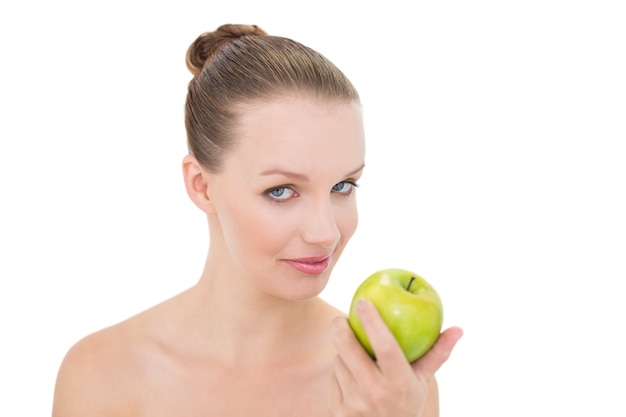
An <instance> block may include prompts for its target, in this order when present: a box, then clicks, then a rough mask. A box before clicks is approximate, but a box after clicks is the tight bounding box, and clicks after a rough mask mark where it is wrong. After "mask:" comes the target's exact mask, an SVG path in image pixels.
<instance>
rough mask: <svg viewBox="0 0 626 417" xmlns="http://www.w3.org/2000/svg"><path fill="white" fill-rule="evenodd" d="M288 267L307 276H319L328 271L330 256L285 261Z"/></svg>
mask: <svg viewBox="0 0 626 417" xmlns="http://www.w3.org/2000/svg"><path fill="white" fill-rule="evenodd" d="M284 261H285V262H286V263H287V265H289V266H291V267H292V268H295V269H296V270H298V271H300V272H303V273H305V274H311V275H317V274H321V273H322V272H324V271H326V270H327V269H328V266H329V265H330V256H329V255H324V256H314V257H308V258H298V259H285V260H284Z"/></svg>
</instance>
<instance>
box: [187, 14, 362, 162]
mask: <svg viewBox="0 0 626 417" xmlns="http://www.w3.org/2000/svg"><path fill="white" fill-rule="evenodd" d="M187 67H188V68H189V70H190V71H191V72H192V74H193V75H194V78H193V79H192V80H191V82H190V83H189V89H188V95H187V102H186V108H185V125H186V128H187V143H188V147H189V151H190V153H191V154H192V155H194V156H195V157H196V159H197V160H198V162H199V163H200V164H201V165H202V166H204V168H206V169H207V170H209V171H212V172H218V171H219V170H220V169H221V166H222V163H223V160H224V157H225V155H226V154H227V152H228V151H229V150H231V149H232V147H233V145H234V144H235V143H236V141H237V137H236V136H237V135H236V132H237V127H238V123H239V120H240V118H241V114H242V111H243V109H244V108H245V107H246V105H247V104H252V103H255V102H259V101H261V100H270V99H272V98H277V97H281V96H288V95H309V96H311V97H312V98H315V99H318V100H322V101H329V102H358V100H359V96H358V93H357V91H356V89H355V88H354V86H353V85H352V84H351V83H350V81H349V80H348V78H347V77H346V76H345V75H344V74H343V73H342V72H341V71H340V70H339V69H338V68H337V67H336V66H335V65H334V64H332V63H331V62H330V61H329V60H328V59H326V58H325V57H324V56H323V55H321V54H320V53H318V52H316V51H314V50H312V49H310V48H308V47H306V46H304V45H302V44H300V43H298V42H295V41H293V40H291V39H287V38H283V37H277V36H269V35H267V33H266V32H265V31H264V30H262V29H261V28H259V27H258V26H253V25H223V26H220V27H219V28H218V29H217V30H215V31H213V32H207V33H204V34H202V35H200V36H199V37H198V38H197V39H196V40H195V41H194V42H193V43H192V44H191V46H190V47H189V49H188V51H187Z"/></svg>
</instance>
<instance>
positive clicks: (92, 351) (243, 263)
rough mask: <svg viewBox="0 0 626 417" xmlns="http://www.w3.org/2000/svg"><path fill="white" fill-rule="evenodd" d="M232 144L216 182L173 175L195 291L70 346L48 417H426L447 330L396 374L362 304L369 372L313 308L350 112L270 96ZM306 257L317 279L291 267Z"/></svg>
mask: <svg viewBox="0 0 626 417" xmlns="http://www.w3.org/2000/svg"><path fill="white" fill-rule="evenodd" d="M241 136H242V140H241V144H240V145H238V147H237V148H236V149H235V151H233V152H232V155H231V156H230V157H229V158H228V160H227V163H226V165H225V167H224V170H223V171H222V172H221V173H220V174H219V175H218V174H212V173H209V172H207V171H206V170H204V169H203V168H202V167H201V166H200V165H199V164H198V162H197V161H196V160H195V158H194V157H193V156H187V157H186V158H185V159H184V161H183V172H184V178H185V186H186V189H187V192H188V194H189V196H190V198H191V200H192V201H193V202H194V203H195V204H196V206H198V207H199V208H200V209H201V210H202V211H204V212H205V213H206V214H207V219H208V223H209V231H210V242H211V246H210V248H209V253H208V256H207V260H206V263H205V268H204V271H203V273H202V275H201V278H200V280H199V281H198V283H197V285H195V286H193V287H192V288H190V289H189V290H187V291H185V292H183V293H181V294H179V295H177V296H175V297H173V298H171V299H169V300H167V301H165V302H163V303H162V304H159V305H157V306H155V307H153V308H151V309H149V310H147V311H145V312H142V313H140V314H138V315H136V316H134V317H132V318H130V319H128V320H126V321H124V322H122V323H119V324H117V325H114V326H112V327H109V328H106V329H103V330H101V331H99V332H96V333H94V334H92V335H90V336H87V337H86V338H84V339H83V340H81V341H79V342H78V343H77V344H76V345H74V346H73V347H72V348H71V349H70V351H69V352H68V354H67V356H66V358H65V359H64V362H63V364H62V366H61V369H60V371H59V375H58V380H57V386H56V390H55V398H54V405H53V417H74V416H81V417H83V416H93V417H97V416H118V417H123V416H134V417H137V416H150V417H160V416H186V417H194V416H242V415H254V416H260V417H263V416H272V417H281V416H296V415H297V416H305V417H306V416H311V417H316V416H335V417H339V416H381V417H382V416H390V415H393V416H394V417H398V416H404V415H406V416H412V417H418V416H419V417H436V416H438V414H439V413H438V393H437V385H436V380H435V377H434V373H435V372H436V370H437V369H438V368H439V367H440V366H441V365H442V364H443V363H444V362H445V361H446V359H447V358H448V356H449V355H450V352H451V351H452V349H453V347H454V345H455V343H456V341H457V340H458V339H459V338H460V337H461V331H460V329H458V328H452V329H449V330H447V331H446V332H444V333H443V334H442V336H441V337H440V338H439V341H438V342H437V344H436V345H435V347H434V348H433V349H432V350H431V351H430V352H429V353H428V354H427V355H426V356H424V357H423V358H422V359H420V360H419V361H417V362H416V363H414V364H408V363H407V362H406V360H405V359H404V357H403V356H402V352H401V350H400V348H399V347H398V346H397V344H396V343H395V340H394V339H393V337H392V336H391V334H390V333H389V331H388V329H387V328H386V327H385V325H384V323H383V322H382V321H381V320H380V317H379V316H378V315H377V313H376V310H375V309H374V308H373V307H372V306H371V305H369V304H367V303H366V304H365V305H362V306H360V309H359V314H360V315H361V318H362V321H363V323H364V325H365V328H366V331H367V332H368V335H369V338H370V340H371V342H372V344H373V346H374V349H375V351H376V353H377V356H378V361H377V362H374V361H372V360H371V359H370V358H369V356H367V354H366V353H365V351H364V350H363V349H362V348H361V346H360V345H359V344H358V342H357V340H356V338H355V337H354V335H353V334H352V332H351V330H350V328H349V326H348V324H347V320H346V318H345V315H344V314H343V313H342V312H340V311H338V310H337V309H335V308H334V307H332V306H330V305H328V304H327V303H325V302H324V301H323V300H321V299H320V298H319V297H318V296H317V294H319V292H320V291H321V289H323V288H324V286H325V284H326V282H327V279H328V277H329V274H330V271H331V270H332V266H333V265H334V263H335V262H336V261H337V259H338V258H339V256H340V254H341V252H342V250H343V248H344V247H345V245H346V243H347V242H348V240H349V239H350V237H351V236H352V233H353V232H354V230H355V228H356V210H355V209H356V205H355V201H354V197H353V195H352V193H351V187H350V186H349V185H350V183H351V182H352V181H356V179H358V176H359V175H360V172H361V170H362V167H363V157H364V152H363V145H362V142H363V132H362V121H361V115H360V111H359V109H358V107H357V106H355V105H352V104H350V103H348V104H346V103H340V104H329V103H323V102H319V101H316V100H314V99H310V98H307V97H284V98H282V99H276V100H274V101H271V102H268V103H263V106H260V107H256V108H254V107H253V108H251V109H249V111H248V113H247V114H246V116H244V117H243V118H242V122H241ZM268 161H269V162H268ZM285 161H287V163H286V164H285ZM268 164H269V165H268ZM268 168H269V169H268ZM276 168H279V169H278V170H277V169H276ZM276 171H279V173H278V174H277V173H276ZM284 171H287V172H288V173H289V174H287V177H285V174H284ZM268 172H270V174H268ZM293 172H296V173H297V174H298V175H296V176H294V175H292V174H291V173H293ZM284 184H287V185H284ZM277 186H278V187H279V189H278V191H280V192H278V191H276V190H277V189H276V187H277ZM266 189H269V190H270V191H271V192H269V193H268V192H266V191H265V190H266ZM285 196H286V197H287V198H286V199H285V200H282V198H283V197H285ZM279 198H280V199H281V200H278V199H279ZM250 207H255V210H252V211H251V210H250ZM317 255H324V256H327V257H328V262H329V264H328V265H329V266H328V268H327V269H326V270H324V271H323V272H319V273H310V272H306V273H303V272H302V271H301V270H299V269H298V268H300V267H302V265H300V266H298V267H297V268H295V269H294V267H293V264H294V262H293V260H294V259H301V258H302V257H314V256H317ZM295 264H298V262H295ZM306 266H307V267H308V266H310V265H306Z"/></svg>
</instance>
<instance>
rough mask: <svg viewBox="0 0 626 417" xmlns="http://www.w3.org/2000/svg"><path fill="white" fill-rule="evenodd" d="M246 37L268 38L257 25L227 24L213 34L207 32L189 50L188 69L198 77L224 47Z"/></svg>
mask: <svg viewBox="0 0 626 417" xmlns="http://www.w3.org/2000/svg"><path fill="white" fill-rule="evenodd" d="M245 36H267V33H266V32H265V31H264V30H263V29H261V28H260V27H258V26H257V25H238V24H227V25H222V26H220V27H218V28H217V29H216V30H214V31H213V32H205V33H203V34H202V35H200V36H198V38H197V39H196V40H195V41H194V42H193V43H192V44H191V45H190V46H189V49H187V60H186V61H187V68H189V71H191V73H192V74H193V75H194V76H196V75H198V74H200V72H201V71H202V68H204V65H205V64H206V62H207V61H209V60H210V59H211V58H212V57H213V56H214V55H215V54H217V52H218V51H219V50H220V49H222V47H223V46H224V45H226V44H227V43H229V42H232V41H234V40H236V39H239V38H242V37H245Z"/></svg>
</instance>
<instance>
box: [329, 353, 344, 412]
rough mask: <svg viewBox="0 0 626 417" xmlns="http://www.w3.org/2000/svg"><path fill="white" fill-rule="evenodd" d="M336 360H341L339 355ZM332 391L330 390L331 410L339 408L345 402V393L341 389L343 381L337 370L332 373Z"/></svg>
mask: <svg viewBox="0 0 626 417" xmlns="http://www.w3.org/2000/svg"><path fill="white" fill-rule="evenodd" d="M336 360H339V357H337V359H336ZM330 378H331V380H330V392H329V398H328V400H329V405H330V409H331V410H336V409H338V408H339V407H340V406H341V404H342V403H343V393H342V389H341V383H340V382H339V378H338V376H337V371H336V369H335V372H333V373H332V375H331V376H330Z"/></svg>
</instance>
